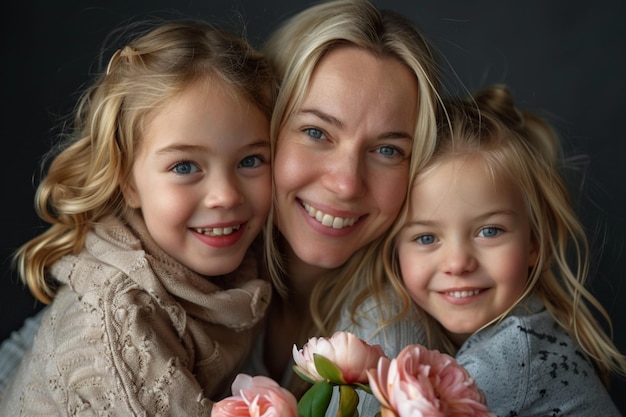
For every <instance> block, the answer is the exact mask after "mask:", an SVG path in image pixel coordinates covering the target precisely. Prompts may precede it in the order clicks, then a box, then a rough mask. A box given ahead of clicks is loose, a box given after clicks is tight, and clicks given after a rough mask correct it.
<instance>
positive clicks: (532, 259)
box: [528, 237, 540, 268]
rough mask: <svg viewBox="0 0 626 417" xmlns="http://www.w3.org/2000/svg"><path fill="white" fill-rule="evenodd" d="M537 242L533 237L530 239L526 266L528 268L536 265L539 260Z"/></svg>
mask: <svg viewBox="0 0 626 417" xmlns="http://www.w3.org/2000/svg"><path fill="white" fill-rule="evenodd" d="M539 249H540V247H539V242H538V241H537V239H536V238H535V237H531V238H530V252H529V253H528V266H529V267H530V268H532V267H534V266H535V265H537V259H539Z"/></svg>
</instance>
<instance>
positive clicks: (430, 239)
mask: <svg viewBox="0 0 626 417" xmlns="http://www.w3.org/2000/svg"><path fill="white" fill-rule="evenodd" d="M415 241H416V242H417V243H419V244H421V245H432V244H433V243H435V236H433V235H421V236H418V237H417V239H415Z"/></svg>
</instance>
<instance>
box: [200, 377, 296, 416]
mask: <svg viewBox="0 0 626 417" xmlns="http://www.w3.org/2000/svg"><path fill="white" fill-rule="evenodd" d="M232 393H233V396H232V397H227V398H225V399H223V400H221V401H218V402H217V403H215V404H214V405H213V411H212V412H211V417H296V416H297V415H298V410H297V407H298V405H297V402H296V398H295V397H294V396H293V394H291V393H290V392H289V391H287V390H286V389H284V388H282V387H281V386H280V385H278V384H277V383H276V382H275V381H274V380H272V379H270V378H266V377H264V376H255V377H251V376H250V375H246V374H239V375H237V377H236V378H235V381H234V382H233V385H232Z"/></svg>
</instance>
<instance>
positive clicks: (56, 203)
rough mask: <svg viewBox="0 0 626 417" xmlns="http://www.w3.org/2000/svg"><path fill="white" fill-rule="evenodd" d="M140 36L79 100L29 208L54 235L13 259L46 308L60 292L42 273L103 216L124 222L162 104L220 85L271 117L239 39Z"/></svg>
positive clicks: (267, 90)
mask: <svg viewBox="0 0 626 417" xmlns="http://www.w3.org/2000/svg"><path fill="white" fill-rule="evenodd" d="M142 27H143V28H144V29H143V30H142V32H141V33H140V34H139V35H137V37H136V38H135V39H134V40H132V41H130V42H129V43H128V44H127V45H126V46H124V47H123V48H121V49H119V50H118V51H117V52H115V53H114V54H113V56H112V58H111V60H110V61H109V65H108V68H107V69H106V72H103V73H101V74H99V75H98V76H97V77H96V79H95V80H94V82H93V84H92V85H91V86H90V87H88V88H87V89H86V90H85V91H84V92H83V94H82V95H81V98H80V100H79V101H78V103H77V106H76V109H75V114H74V124H73V130H72V131H71V132H68V133H67V134H66V136H67V138H66V140H65V142H64V143H63V144H62V147H61V148H60V149H58V150H57V151H56V152H55V155H52V156H53V159H52V160H51V163H50V165H49V168H48V170H47V175H46V176H45V177H44V178H43V179H42V181H41V183H40V185H39V187H38V188H37V192H36V196H35V208H36V210H37V212H38V214H39V216H40V217H41V218H42V219H43V220H45V221H46V222H47V223H50V227H49V228H48V229H47V230H46V231H44V232H43V233H42V234H40V235H39V236H37V237H35V238H34V239H32V240H30V241H29V242H27V243H26V244H24V245H23V246H22V247H21V248H19V249H18V251H17V252H16V255H15V258H14V259H15V264H16V267H17V269H18V271H19V273H20V276H21V277H22V279H23V281H24V282H25V283H26V284H27V285H28V286H29V288H30V290H31V292H32V293H33V294H34V295H35V297H37V298H38V299H39V300H41V301H42V302H45V303H48V302H50V301H51V299H52V298H53V297H54V294H55V290H56V288H55V282H54V280H53V279H51V278H48V277H46V268H47V267H48V266H49V265H51V264H52V263H53V262H55V261H56V260H58V259H59V258H61V257H63V256H64V255H67V254H70V253H76V252H77V251H79V250H80V249H81V247H82V246H83V242H84V238H85V236H86V234H87V232H88V231H89V230H90V229H91V228H92V227H93V226H94V224H95V223H97V222H98V221H99V220H100V219H102V218H103V217H104V216H107V215H111V214H113V215H117V216H122V215H123V213H124V210H126V209H127V208H126V204H125V201H124V197H123V193H122V190H123V187H124V186H125V184H126V183H127V180H128V178H129V175H130V172H131V169H132V165H133V161H134V158H135V154H136V152H137V149H138V146H140V143H141V138H142V132H143V131H144V127H145V124H146V123H147V122H148V121H149V118H150V116H151V115H152V114H154V111H155V110H157V109H159V108H160V107H161V106H163V104H164V103H165V102H166V101H167V100H168V99H171V98H172V97H173V96H175V95H176V94H178V93H180V92H181V91H182V90H184V89H185V88H186V87H187V86H189V85H191V84H192V83H194V82H196V81H202V82H207V83H211V82H216V83H220V85H223V86H226V87H227V88H229V89H230V90H231V91H232V92H233V94H236V95H237V96H240V97H242V99H245V100H248V101H250V102H251V103H253V104H254V105H256V106H258V107H259V108H260V109H261V110H262V111H263V112H264V113H265V114H267V116H268V118H269V117H270V116H271V109H272V104H273V103H272V101H273V95H274V94H273V77H272V75H271V71H270V68H269V65H268V64H267V62H266V61H265V59H264V58H263V56H262V55H261V54H260V53H259V52H257V51H255V50H254V49H253V48H252V47H251V46H250V45H249V44H248V43H247V42H246V41H245V40H244V39H242V38H241V37H239V36H237V35H235V34H232V33H230V32H228V31H227V30H225V29H222V28H217V27H215V26H212V25H210V24H207V23H201V22H183V21H180V22H170V23H166V22H163V21H159V22H156V23H155V22H153V23H148V29H145V27H146V25H143V26H142Z"/></svg>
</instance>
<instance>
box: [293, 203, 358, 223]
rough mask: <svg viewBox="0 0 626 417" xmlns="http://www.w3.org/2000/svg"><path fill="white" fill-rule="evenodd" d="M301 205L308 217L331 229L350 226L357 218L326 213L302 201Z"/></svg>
mask: <svg viewBox="0 0 626 417" xmlns="http://www.w3.org/2000/svg"><path fill="white" fill-rule="evenodd" d="M302 207H304V209H305V210H306V212H307V213H308V215H309V216H310V217H313V218H314V219H315V220H317V221H318V222H320V224H322V225H324V226H326V227H332V228H333V229H343V228H344V227H349V226H352V225H353V224H354V223H356V221H357V220H359V218H358V217H335V216H331V215H330V214H328V213H324V212H323V211H321V210H318V209H316V208H315V207H313V206H311V205H309V204H307V203H305V202H304V201H302Z"/></svg>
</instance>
